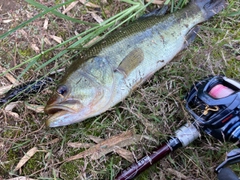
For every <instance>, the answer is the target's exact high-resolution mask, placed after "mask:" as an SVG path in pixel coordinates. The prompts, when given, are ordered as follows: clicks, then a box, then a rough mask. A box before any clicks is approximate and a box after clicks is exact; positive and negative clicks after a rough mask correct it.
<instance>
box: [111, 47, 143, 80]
mask: <svg viewBox="0 0 240 180" xmlns="http://www.w3.org/2000/svg"><path fill="white" fill-rule="evenodd" d="M143 59H144V53H143V50H142V49H141V48H135V49H134V50H132V51H131V52H130V53H129V54H128V55H127V56H126V57H125V58H124V59H123V60H122V62H121V63H120V64H119V66H118V68H117V69H116V70H115V71H118V72H121V73H123V74H124V76H125V77H127V76H128V75H129V74H130V73H131V72H132V71H133V70H134V69H135V68H136V67H137V66H138V65H139V64H140V63H141V62H142V61H143Z"/></svg>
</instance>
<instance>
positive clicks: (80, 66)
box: [45, 0, 225, 127]
mask: <svg viewBox="0 0 240 180" xmlns="http://www.w3.org/2000/svg"><path fill="white" fill-rule="evenodd" d="M224 7H225V0H193V1H191V2H190V3H189V4H188V5H187V6H186V7H185V8H183V9H182V10H179V11H177V12H175V13H172V14H169V15H166V16H154V15H153V16H150V17H146V18H140V19H139V20H137V21H135V22H134V23H132V24H130V25H129V26H127V27H125V28H122V29H120V30H118V31H115V32H114V33H112V34H110V35H109V36H107V37H106V38H105V39H103V40H102V41H100V42H98V43H97V44H96V45H94V46H92V47H91V48H89V49H88V50H87V51H86V52H84V54H82V56H81V57H80V58H79V59H77V60H75V61H74V62H73V63H72V64H71V65H70V67H69V68H68V69H67V71H66V73H65V75H64V77H63V79H62V80H61V82H60V85H59V86H58V88H57V90H56V92H55V93H54V94H53V95H52V97H51V98H50V99H49V101H48V102H47V105H46V107H45V112H46V113H47V114H49V115H50V117H49V118H48V119H47V120H46V125H47V126H50V127H57V126H65V125H69V124H72V123H76V122H80V121H83V120H85V119H87V118H90V117H93V116H96V115H99V114H101V113H103V112H105V111H107V110H108V109H109V108H111V107H113V106H114V105H116V104H117V103H119V102H120V101H122V100H123V99H124V98H126V97H127V96H128V94H129V93H130V92H131V91H132V90H133V89H135V88H136V87H138V86H139V85H140V84H142V83H143V82H144V81H145V80H146V79H148V78H149V77H150V76H152V75H153V74H154V73H155V72H156V71H158V70H159V69H160V68H162V67H163V66H164V65H166V64H167V63H168V62H169V61H170V60H172V59H173V58H174V56H175V55H176V54H178V53H179V52H180V51H181V50H182V49H184V48H185V47H186V46H187V45H188V44H189V43H190V42H191V41H193V39H194V38H195V36H196V32H195V30H196V28H195V27H196V25H197V24H199V23H201V22H204V21H206V20H208V19H209V18H210V17H212V16H213V15H215V14H216V13H218V12H219V11H221V10H222V9H223V8H224Z"/></svg>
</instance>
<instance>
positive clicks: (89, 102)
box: [44, 77, 106, 127]
mask: <svg viewBox="0 0 240 180" xmlns="http://www.w3.org/2000/svg"><path fill="white" fill-rule="evenodd" d="M76 79H77V78H75V79H71V80H68V81H66V82H65V83H64V84H61V85H59V86H58V88H57V89H56V91H55V92H54V93H53V95H52V96H51V97H50V99H49V100H48V102H47V105H46V106H45V109H44V111H45V113H46V114H48V115H49V118H48V119H47V120H46V125H47V126H48V127H58V126H65V125H69V124H73V123H76V122H80V121H83V120H85V119H87V118H89V117H92V116H93V115H94V114H95V112H96V111H98V110H99V108H101V106H100V105H99V104H105V102H106V99H104V98H103V94H104V92H103V90H102V88H101V87H98V86H96V85H94V84H92V83H91V82H90V80H89V79H87V78H84V77H82V78H81V80H79V79H78V80H76Z"/></svg>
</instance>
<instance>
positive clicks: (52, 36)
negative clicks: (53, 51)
mask: <svg viewBox="0 0 240 180" xmlns="http://www.w3.org/2000/svg"><path fill="white" fill-rule="evenodd" d="M49 36H50V37H51V38H52V39H53V40H54V41H56V42H57V43H59V44H60V43H62V41H63V39H62V38H61V37H58V36H54V35H49Z"/></svg>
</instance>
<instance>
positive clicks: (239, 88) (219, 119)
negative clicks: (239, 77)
mask: <svg viewBox="0 0 240 180" xmlns="http://www.w3.org/2000/svg"><path fill="white" fill-rule="evenodd" d="M185 99H186V109H187V110H188V111H189V113H190V114H191V115H192V116H193V118H194V119H195V122H196V123H197V124H198V125H199V126H200V127H201V128H202V129H203V130H204V131H205V132H206V133H208V134H210V135H211V136H213V137H215V138H217V139H219V140H221V141H231V142H236V141H239V140H240V83H239V82H237V81H235V80H232V79H229V78H227V77H224V76H210V77H207V78H206V79H204V80H202V81H199V82H196V83H195V84H194V85H193V86H192V88H191V90H190V92H189V93H188V94H187V96H186V97H185Z"/></svg>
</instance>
